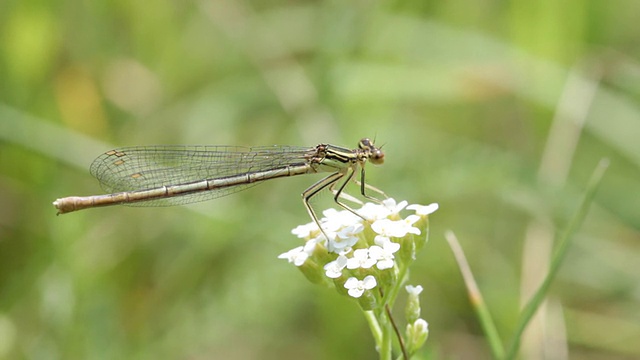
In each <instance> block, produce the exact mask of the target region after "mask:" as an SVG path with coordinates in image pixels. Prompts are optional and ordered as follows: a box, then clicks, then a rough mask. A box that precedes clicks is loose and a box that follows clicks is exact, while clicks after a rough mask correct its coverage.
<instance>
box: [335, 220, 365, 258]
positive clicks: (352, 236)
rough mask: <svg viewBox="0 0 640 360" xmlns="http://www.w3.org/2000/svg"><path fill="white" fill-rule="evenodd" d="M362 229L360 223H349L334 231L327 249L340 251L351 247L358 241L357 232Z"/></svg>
mask: <svg viewBox="0 0 640 360" xmlns="http://www.w3.org/2000/svg"><path fill="white" fill-rule="evenodd" d="M362 230H364V226H362V224H354V225H349V226H347V227H344V228H342V229H340V231H338V232H336V233H335V235H336V236H335V237H334V238H333V239H332V240H331V241H329V245H328V246H327V250H329V251H330V252H340V251H342V250H343V249H345V248H347V247H351V246H353V245H355V244H356V243H357V242H358V236H357V234H358V233H360V232H362Z"/></svg>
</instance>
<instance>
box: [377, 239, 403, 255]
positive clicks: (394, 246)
mask: <svg viewBox="0 0 640 360" xmlns="http://www.w3.org/2000/svg"><path fill="white" fill-rule="evenodd" d="M374 241H375V243H376V245H378V246H380V247H381V248H383V249H385V251H389V252H390V253H392V254H393V253H395V252H396V251H398V250H400V244H398V243H395V242H393V241H391V239H389V238H388V237H385V236H380V235H378V236H376V239H375V240H374Z"/></svg>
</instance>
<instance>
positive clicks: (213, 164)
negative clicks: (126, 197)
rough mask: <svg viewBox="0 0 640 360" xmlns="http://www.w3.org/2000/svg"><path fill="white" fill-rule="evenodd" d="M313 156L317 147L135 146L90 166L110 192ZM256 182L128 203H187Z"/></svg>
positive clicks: (265, 167) (233, 172)
mask: <svg viewBox="0 0 640 360" xmlns="http://www.w3.org/2000/svg"><path fill="white" fill-rule="evenodd" d="M314 153H315V148H309V147H292V146H265V147H253V148H248V147H238V146H163V145H159V146H136V147H128V148H122V149H117V150H111V151H107V152H106V153H104V154H102V155H100V156H99V157H98V158H97V159H95V160H94V161H93V163H92V164H91V174H92V175H93V176H95V177H96V178H97V179H98V181H100V185H101V186H102V188H103V189H104V190H105V191H106V192H108V193H116V192H122V191H138V190H147V189H153V188H158V187H162V186H169V185H178V184H188V183H192V182H197V181H202V180H206V179H218V178H224V177H228V176H234V175H238V174H246V173H252V172H259V171H264V170H269V169H276V168H279V167H282V166H286V165H299V164H305V163H306V162H307V159H309V157H310V156H312V155H313V154H314ZM260 183H261V182H255V183H251V184H242V185H237V186H234V187H230V188H222V189H217V190H210V191H204V192H199V193H192V194H185V195H182V196H178V197H172V198H166V199H158V200H150V201H143V202H138V203H131V204H127V205H131V206H169V205H179V204H187V203H193V202H198V201H204V200H210V199H214V198H218V197H222V196H226V195H229V194H231V193H235V192H238V191H241V190H244V189H247V188H249V187H251V186H255V185H257V184H260Z"/></svg>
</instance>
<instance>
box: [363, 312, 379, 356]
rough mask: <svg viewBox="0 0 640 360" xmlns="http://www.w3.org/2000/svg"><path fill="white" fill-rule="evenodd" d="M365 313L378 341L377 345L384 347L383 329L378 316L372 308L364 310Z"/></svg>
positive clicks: (374, 337)
mask: <svg viewBox="0 0 640 360" xmlns="http://www.w3.org/2000/svg"><path fill="white" fill-rule="evenodd" d="M363 313H364V318H365V319H367V324H369V329H371V334H372V335H373V340H374V341H375V342H376V347H377V348H378V349H382V342H383V331H382V328H381V327H380V323H379V322H378V318H376V315H375V314H374V312H373V311H372V310H367V311H363Z"/></svg>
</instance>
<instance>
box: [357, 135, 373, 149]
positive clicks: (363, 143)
mask: <svg viewBox="0 0 640 360" xmlns="http://www.w3.org/2000/svg"><path fill="white" fill-rule="evenodd" d="M358 147H359V148H360V149H362V150H371V149H373V148H374V146H373V144H372V143H371V140H369V139H367V138H364V139H362V140H360V142H359V143H358Z"/></svg>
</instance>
